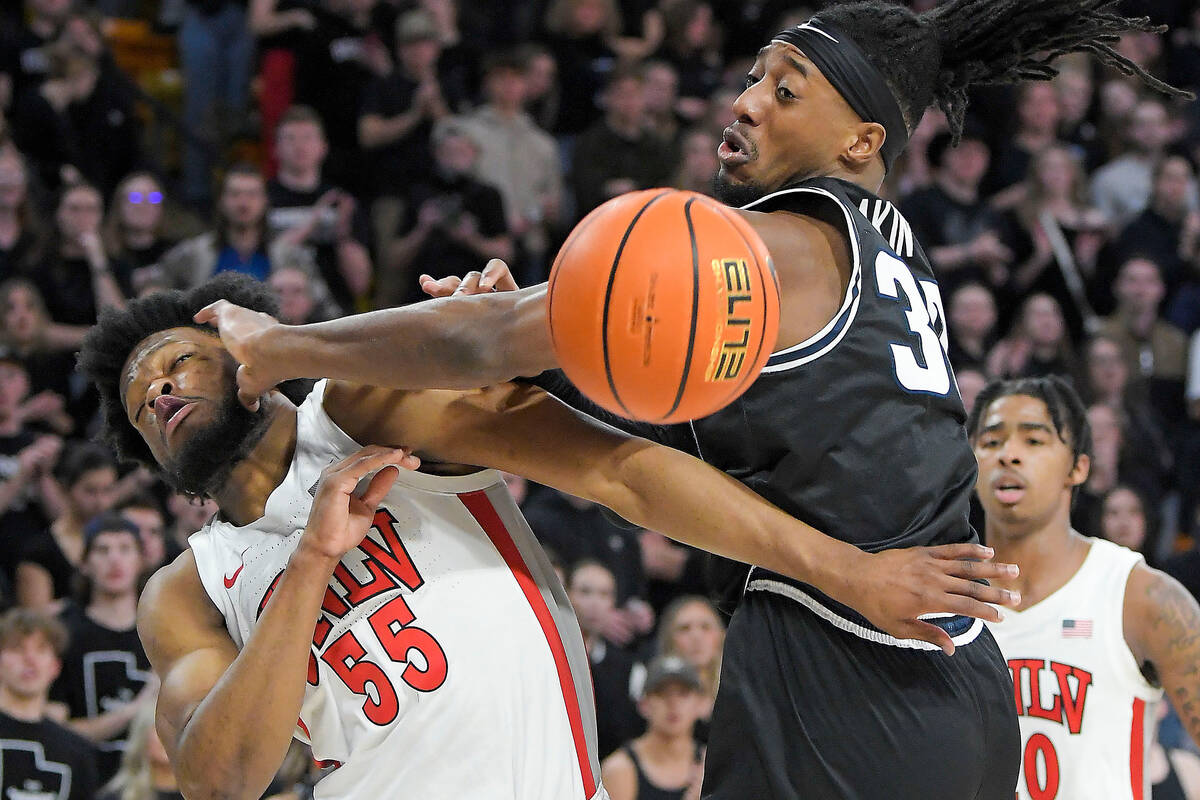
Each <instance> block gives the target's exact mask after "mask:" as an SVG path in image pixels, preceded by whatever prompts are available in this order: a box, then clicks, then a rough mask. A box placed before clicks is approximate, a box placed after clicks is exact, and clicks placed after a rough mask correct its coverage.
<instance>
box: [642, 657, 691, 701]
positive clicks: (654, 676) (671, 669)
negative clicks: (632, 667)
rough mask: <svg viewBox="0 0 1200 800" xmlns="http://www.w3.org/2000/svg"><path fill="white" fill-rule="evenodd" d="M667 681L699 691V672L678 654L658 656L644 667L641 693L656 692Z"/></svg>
mask: <svg viewBox="0 0 1200 800" xmlns="http://www.w3.org/2000/svg"><path fill="white" fill-rule="evenodd" d="M668 683H678V684H681V685H683V686H686V687H687V688H689V689H691V690H693V691H696V692H699V691H700V690H701V689H702V688H703V685H702V684H701V683H700V673H698V672H696V668H695V667H693V666H692V665H691V664H689V663H688V662H686V661H684V660H683V659H682V658H680V657H679V656H658V657H657V658H655V659H654V660H653V661H651V662H650V666H648V667H647V668H646V681H645V683H643V684H642V695H643V696H644V695H648V694H651V693H653V692H657V691H659V690H660V689H662V688H663V687H664V686H666V685H667V684H668Z"/></svg>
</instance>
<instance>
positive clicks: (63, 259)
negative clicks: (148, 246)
mask: <svg viewBox="0 0 1200 800" xmlns="http://www.w3.org/2000/svg"><path fill="white" fill-rule="evenodd" d="M103 217H104V201H103V199H102V198H101V196H100V192H99V191H98V190H97V189H96V188H95V187H93V186H89V185H87V184H77V185H75V186H70V187H67V188H66V189H64V190H63V192H62V194H61V195H60V196H59V200H58V208H57V211H56V213H55V218H54V219H55V223H56V225H55V231H54V234H53V235H52V236H51V238H50V241H49V243H48V245H47V252H46V255H45V257H44V258H43V259H42V261H41V264H40V265H39V268H38V270H37V272H36V273H35V274H34V275H33V281H34V283H35V284H36V285H37V287H38V289H39V290H41V293H42V298H43V300H45V302H46V308H47V310H48V311H49V312H50V318H51V319H52V320H53V321H54V322H61V323H65V324H67V325H91V324H93V323H94V322H95V321H96V314H97V312H98V311H99V310H100V309H101V308H105V307H107V306H112V307H115V308H121V307H123V306H124V305H125V296H126V294H127V293H128V292H129V289H130V278H131V272H130V270H129V267H128V265H127V264H126V263H125V262H124V261H120V260H117V259H111V258H109V256H108V253H107V252H106V251H105V249H104V241H103V239H102V238H101V236H100V223H101V220H102V219H103Z"/></svg>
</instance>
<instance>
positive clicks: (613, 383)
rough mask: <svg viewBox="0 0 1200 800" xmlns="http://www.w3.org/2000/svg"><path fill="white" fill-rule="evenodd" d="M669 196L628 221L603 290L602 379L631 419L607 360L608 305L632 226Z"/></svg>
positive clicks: (631, 413)
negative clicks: (605, 379)
mask: <svg viewBox="0 0 1200 800" xmlns="http://www.w3.org/2000/svg"><path fill="white" fill-rule="evenodd" d="M668 194H670V192H669V191H667V192H659V193H658V194H656V195H654V197H651V198H650V200H649V201H647V203H646V205H644V206H642V207H641V208H639V209H638V212H637V213H636V214H634V215H633V219H631V220H629V227H628V228H626V229H625V235H624V236H622V237H621V244H619V245H617V254H616V255H615V256H613V265H612V270H610V271H609V273H608V286H607V287H606V288H605V290H604V316H603V318H602V319H601V320H600V333H601V336H600V343H601V347H602V349H603V351H604V377H606V378H608V389H609V391H610V392H612V395H613V399H614V400H616V401H617V405H619V406H620V407H621V410H622V411H624V412H625V415H626V416H628V417H633V412H632V411H630V410H629V409H628V408H626V407H625V403H624V402H622V400H621V395H620V394H618V393H617V383H616V381H614V380H613V374H612V364H611V363H610V362H609V358H608V304H609V301H610V300H611V299H612V290H613V284H614V283H616V280H617V267H618V266H620V264H621V253H623V252H625V243H626V242H628V241H629V236H630V234H632V233H633V226H634V225H637V224H638V220H639V219H641V218H642V214H645V213H646V209H647V208H649V207H650V206H652V205H654V204H655V203H656V202H658V199H659V198H660V197H665V196H666V195H668Z"/></svg>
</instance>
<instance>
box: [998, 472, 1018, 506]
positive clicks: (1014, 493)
mask: <svg viewBox="0 0 1200 800" xmlns="http://www.w3.org/2000/svg"><path fill="white" fill-rule="evenodd" d="M992 495H993V496H994V497H995V498H996V500H998V501H999V502H1000V503H1001V504H1003V505H1006V506H1008V505H1015V504H1016V503H1019V502H1021V499H1022V498H1023V497H1024V496H1025V484H1024V482H1022V481H1021V480H1019V479H1017V478H1015V477H1012V476H1010V475H1001V476H1000V477H998V478H996V479H994V480H993V481H992Z"/></svg>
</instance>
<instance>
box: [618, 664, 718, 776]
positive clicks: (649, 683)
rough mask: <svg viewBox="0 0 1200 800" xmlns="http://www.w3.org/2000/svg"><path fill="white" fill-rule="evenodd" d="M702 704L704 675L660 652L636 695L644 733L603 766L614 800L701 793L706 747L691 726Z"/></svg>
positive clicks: (647, 667)
mask: <svg viewBox="0 0 1200 800" xmlns="http://www.w3.org/2000/svg"><path fill="white" fill-rule="evenodd" d="M703 705H704V696H703V694H702V693H701V686H700V676H699V675H698V674H697V673H696V670H695V668H694V667H692V665H691V664H689V663H687V662H686V661H684V660H683V659H682V658H679V657H678V656H659V657H657V658H655V659H654V660H653V661H651V662H650V663H649V664H648V665H647V666H646V682H645V685H644V686H643V687H642V692H641V698H640V699H639V700H638V711H639V712H640V713H641V715H642V716H643V717H645V719H646V732H645V733H644V734H642V735H641V736H639V737H638V738H636V739H634V740H633V741H631V742H626V743H625V744H624V745H622V746H621V749H620V750H618V751H617V752H615V753H613V754H612V755H611V756H609V757H608V758H607V759H605V761H604V763H603V764H601V765H600V770H601V773H602V775H603V777H604V788H606V789H608V794H609V797H610V798H611V800H691V798H699V797H700V779H701V776H702V774H703V771H704V748H703V746H702V745H701V743H700V742H698V741H697V740H696V738H695V736H694V734H693V730H692V729H693V727H694V726H695V724H696V720H697V719H699V717H700V709H701V707H702V706H703ZM664 786H665V787H669V788H664Z"/></svg>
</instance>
